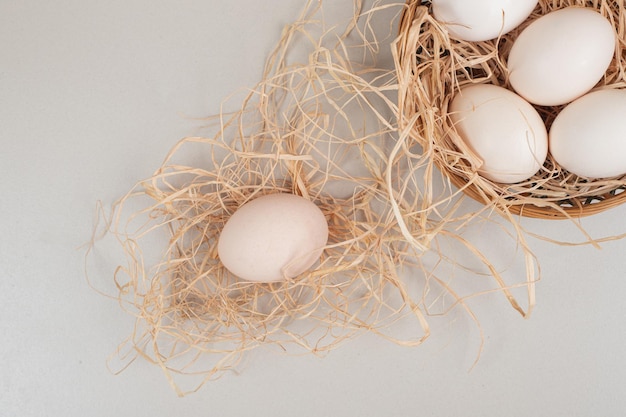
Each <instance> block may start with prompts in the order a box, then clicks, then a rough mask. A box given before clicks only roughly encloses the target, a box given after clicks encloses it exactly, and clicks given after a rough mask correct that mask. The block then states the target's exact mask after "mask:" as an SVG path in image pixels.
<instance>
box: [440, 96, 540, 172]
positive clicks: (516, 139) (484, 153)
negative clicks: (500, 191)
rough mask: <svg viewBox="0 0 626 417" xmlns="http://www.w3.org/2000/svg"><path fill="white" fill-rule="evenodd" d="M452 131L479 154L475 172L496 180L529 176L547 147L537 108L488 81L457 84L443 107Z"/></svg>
mask: <svg viewBox="0 0 626 417" xmlns="http://www.w3.org/2000/svg"><path fill="white" fill-rule="evenodd" d="M449 113H450V117H451V119H452V122H453V123H454V125H455V128H456V131H457V132H458V134H459V136H460V137H461V138H462V139H463V141H464V142H465V143H466V144H467V145H468V146H469V147H470V148H471V149H472V150H473V151H474V152H475V153H476V155H477V156H478V157H479V158H480V159H481V160H482V162H483V163H482V165H481V166H480V167H479V169H478V172H479V174H481V175H482V176H484V177H486V178H489V179H491V180H493V181H496V182H501V183H515V182H520V181H523V180H526V179H528V178H530V177H531V176H533V175H534V174H535V173H536V172H537V171H538V170H539V169H540V167H541V166H542V165H543V163H544V161H545V158H546V156H547V153H548V134H547V131H546V127H545V125H544V123H543V120H542V119H541V117H540V116H539V114H538V113H537V111H536V110H535V109H534V108H533V107H532V106H531V105H530V104H529V103H528V102H527V101H525V100H524V99H522V98H521V97H519V96H518V95H517V94H515V93H513V92H511V91H509V90H507V89H505V88H502V87H498V86H495V85H491V84H477V85H472V86H469V87H465V88H463V89H461V91H460V92H459V93H457V95H456V96H455V97H454V99H453V100H452V103H451V104H450V109H449Z"/></svg>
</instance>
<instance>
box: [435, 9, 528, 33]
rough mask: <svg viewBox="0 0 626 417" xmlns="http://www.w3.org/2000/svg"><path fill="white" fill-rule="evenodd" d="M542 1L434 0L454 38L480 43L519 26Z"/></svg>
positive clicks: (438, 16) (443, 21)
mask: <svg viewBox="0 0 626 417" xmlns="http://www.w3.org/2000/svg"><path fill="white" fill-rule="evenodd" d="M537 2H538V0H432V7H433V16H434V17H435V19H437V20H438V21H439V22H442V23H445V24H446V27H447V29H448V32H449V33H450V37H452V38H454V39H460V40H465V41H472V42H479V41H487V40H489V39H495V38H497V37H498V36H500V35H504V34H505V33H507V32H510V31H511V30H513V29H515V28H516V27H517V26H519V24H520V23H522V22H523V21H524V20H526V18H527V17H528V16H530V14H531V13H532V11H533V9H534V8H535V6H536V5H537Z"/></svg>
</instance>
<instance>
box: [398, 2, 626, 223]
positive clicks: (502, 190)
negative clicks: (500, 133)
mask: <svg viewBox="0 0 626 417" xmlns="http://www.w3.org/2000/svg"><path fill="white" fill-rule="evenodd" d="M574 5H576V6H585V7H590V8H594V9H596V10H599V11H600V12H601V13H602V14H603V15H604V16H606V17H608V18H609V20H610V21H612V22H615V24H616V25H620V27H616V32H617V33H618V34H619V35H620V37H621V36H624V33H626V27H622V26H624V25H626V18H625V16H626V4H625V2H622V1H610V0H595V1H594V0H592V1H584V0H540V1H539V4H538V5H537V7H536V8H535V10H534V12H533V13H532V15H531V16H530V17H529V18H528V19H527V20H526V21H525V22H524V23H523V24H522V25H521V26H519V27H518V28H517V29H515V30H514V31H512V32H510V33H508V34H506V35H505V36H503V37H501V38H500V39H498V40H492V41H486V42H477V43H467V42H458V41H454V40H450V39H449V38H448V35H447V32H446V29H445V27H444V26H442V25H441V24H439V23H438V22H436V21H435V19H434V18H433V17H432V16H431V14H430V2H428V1H420V0H414V1H412V0H408V2H407V4H406V7H405V9H404V12H403V14H402V18H401V20H400V26H399V34H400V36H399V38H398V41H397V44H396V47H397V55H396V56H397V61H396V67H397V72H398V79H399V85H400V92H399V109H400V110H399V112H400V114H399V117H398V119H399V123H400V127H401V128H403V129H408V130H410V134H409V135H410V140H411V141H415V142H416V143H417V144H419V145H420V146H421V148H422V151H423V153H425V152H429V153H430V154H431V155H433V158H434V163H435V164H436V165H437V167H438V168H439V169H440V170H441V171H442V172H443V174H444V175H445V176H447V177H448V178H449V179H450V181H451V182H452V183H453V184H454V185H455V186H457V187H459V188H460V189H462V190H463V191H464V192H465V193H466V194H467V195H469V196H471V197H472V198H474V199H475V200H477V201H479V202H481V203H483V204H492V205H494V206H495V207H496V208H497V209H498V210H501V211H506V212H508V213H513V214H520V215H523V216H527V217H534V218H544V219H564V218H576V217H583V216H588V215H592V214H595V213H599V212H602V211H604V210H607V209H609V208H611V207H615V206H617V205H619V204H621V203H623V202H624V201H625V200H626V192H624V191H625V190H626V175H624V176H621V177H616V178H608V179H601V180H592V179H587V178H582V177H577V176H576V175H573V174H571V173H568V172H567V171H565V170H564V169H562V168H561V167H559V166H558V164H557V163H556V162H555V161H554V160H553V159H552V158H551V156H550V155H548V159H547V160H546V163H545V164H544V168H543V169H542V170H541V171H540V172H538V173H537V174H536V175H535V176H533V177H532V178H531V179H530V180H528V181H525V182H523V183H519V184H498V183H494V182H491V181H489V180H486V179H484V178H481V177H480V176H478V175H477V174H476V169H475V168H473V167H474V166H475V163H476V159H475V157H474V158H472V157H471V156H470V155H468V152H466V151H467V149H465V150H463V149H461V148H460V147H459V146H458V143H459V142H458V140H457V141H455V140H454V139H453V138H451V137H450V136H451V135H450V134H449V132H450V131H451V130H453V128H452V126H451V123H450V120H449V118H448V117H447V112H446V109H447V108H448V104H449V102H450V100H451V99H452V98H453V97H454V95H455V93H456V92H457V91H458V90H459V88H460V87H461V86H463V85H465V84H469V83H473V84H476V83H491V84H495V85H499V86H503V87H506V88H509V85H508V83H507V69H506V58H507V56H508V52H509V50H510V48H511V46H512V44H513V41H514V39H515V38H516V36H517V35H518V34H519V33H520V31H521V30H523V29H524V28H525V27H526V26H527V25H528V24H529V23H531V22H532V21H533V20H535V19H537V18H539V17H540V16H542V15H544V14H546V13H548V12H550V11H553V10H557V9H560V8H563V7H567V6H574ZM624 43H625V42H624V41H622V42H619V45H618V47H617V51H616V54H615V57H614V59H613V62H612V63H611V66H610V67H609V70H608V71H607V72H606V74H605V77H604V78H603V80H602V81H601V82H600V85H598V86H597V87H605V88H607V87H608V88H626V82H625V81H624V74H625V73H626V72H625V71H624V66H625V65H624V64H625V63H626V49H624V46H625V45H624ZM536 108H537V110H538V111H539V113H540V114H541V116H542V118H543V119H544V121H545V123H546V126H548V127H549V126H550V124H551V122H552V120H554V117H556V115H557V114H558V112H559V110H560V109H561V108H562V106H560V107H536ZM625 140H626V138H625ZM625 157H626V156H625Z"/></svg>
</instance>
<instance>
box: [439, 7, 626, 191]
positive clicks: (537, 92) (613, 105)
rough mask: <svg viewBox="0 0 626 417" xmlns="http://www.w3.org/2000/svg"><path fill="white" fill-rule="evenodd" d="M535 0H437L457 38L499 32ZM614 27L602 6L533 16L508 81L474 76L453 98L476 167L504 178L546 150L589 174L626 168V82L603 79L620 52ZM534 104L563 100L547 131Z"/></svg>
mask: <svg viewBox="0 0 626 417" xmlns="http://www.w3.org/2000/svg"><path fill="white" fill-rule="evenodd" d="M537 3H538V0H515V1H512V0H472V1H468V0H466V1H458V0H432V12H433V16H434V17H435V19H436V20H437V21H439V22H441V23H443V24H444V25H445V27H446V28H447V30H448V33H449V35H450V37H451V38H454V39H457V40H462V41H469V42H480V41H487V40H490V39H496V38H498V37H499V36H501V35H503V34H505V33H507V32H509V31H511V30H513V29H514V28H516V27H517V26H519V25H520V24H521V23H522V22H523V21H525V20H526V19H527V18H528V17H529V16H530V14H531V13H532V11H533V10H534V8H535V7H536V6H537ZM616 38H617V33H616V31H615V29H614V28H613V25H612V24H611V22H609V21H608V20H607V19H606V18H605V17H603V16H602V15H601V14H600V13H598V11H596V10H595V9H591V8H586V7H576V6H570V7H565V8H563V9H559V10H556V11H553V12H550V13H547V14H545V15H543V16H541V17H539V18H538V19H536V20H534V21H533V22H532V23H530V24H529V25H528V26H527V27H526V28H525V29H524V30H523V31H522V32H521V33H520V34H519V36H518V37H517V38H516V39H515V40H514V43H513V45H512V48H511V50H510V53H509V56H508V60H507V62H506V66H507V69H508V71H509V73H508V76H509V83H510V85H511V87H512V90H514V91H511V90H509V89H505V88H503V87H499V86H495V85H491V84H472V85H469V86H466V87H464V88H462V89H461V90H460V92H459V93H458V94H456V95H455V97H454V98H453V99H452V101H451V103H450V106H449V114H450V118H451V121H452V123H453V124H454V126H455V129H456V131H457V133H458V135H459V136H460V137H461V138H462V139H463V141H464V142H465V143H466V144H467V145H468V146H469V147H470V149H471V150H472V151H473V152H474V153H475V154H476V155H477V156H478V157H479V158H480V160H481V161H482V165H481V166H480V167H479V168H478V172H479V174H481V175H482V176H483V177H485V178H488V179H490V180H493V181H496V182H500V183H507V184H510V183H517V182H521V181H524V180H527V179H529V178H530V177H532V176H533V175H535V174H536V173H537V172H538V171H539V170H540V169H541V168H542V166H543V165H544V163H545V160H546V158H547V155H548V152H550V154H551V156H552V158H553V159H554V160H555V161H556V162H557V163H558V164H559V165H560V166H561V167H562V168H564V169H566V170H567V171H569V172H570V173H573V174H575V175H578V176H582V177H587V178H605V177H613V176H617V175H622V174H626V157H625V156H624V155H626V117H625V116H626V90H621V89H597V90H595V91H593V92H589V91H590V90H592V89H593V88H594V86H595V85H596V84H597V83H598V82H599V81H600V80H601V79H602V77H603V76H604V74H605V72H606V70H607V69H608V67H609V65H610V63H611V61H612V59H613V55H614V52H615V45H616ZM534 105H536V106H559V105H565V107H564V108H563V109H562V110H561V111H560V112H559V114H558V115H557V116H556V119H555V120H554V121H553V123H552V126H551V127H550V131H549V132H548V131H547V129H546V126H545V123H544V121H543V120H542V118H541V116H540V115H539V113H538V112H537V110H536V108H535V107H534Z"/></svg>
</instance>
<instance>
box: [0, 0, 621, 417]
mask: <svg viewBox="0 0 626 417" xmlns="http://www.w3.org/2000/svg"><path fill="white" fill-rule="evenodd" d="M346 3H348V2H346ZM267 4H268V3H267V2H258V1H253V0H242V1H237V2H215V1H213V2H211V1H196V0H187V1H182V2H174V1H163V2H149V1H147V0H146V1H138V0H133V1H119V0H117V1H107V2H104V1H77V0H74V1H71V0H59V1H55V2H44V1H34V0H30V1H29V0H25V1H8V0H0V140H1V148H0V149H1V151H0V175H1V176H0V178H2V180H1V182H0V191H1V195H2V200H1V203H0V232H1V235H2V239H1V240H0V334H1V335H2V341H1V342H0V415H2V416H38V417H41V416H61V415H63V416H87V415H88V416H94V417H97V416H143V415H150V416H155V417H157V416H190V417H191V416H208V415H215V416H240V415H251V414H253V413H254V414H255V415H267V416H294V415H297V416H303V417H304V416H325V415H336V416H415V415H422V416H460V415H464V416H494V417H495V416H498V417H499V416H621V415H623V410H624V405H625V404H624V398H623V394H624V393H625V392H626V355H624V348H623V346H624V344H625V343H626V324H625V322H624V317H625V316H626V307H625V306H624V304H623V298H624V297H623V294H624V293H625V292H626V281H625V280H624V279H623V278H624V266H625V261H624V249H625V248H626V242H624V241H618V242H611V243H607V244H605V245H603V249H602V250H596V249H593V248H591V247H573V248H572V247H569V248H568V247H557V246H555V245H552V244H549V243H546V242H541V241H535V240H532V241H531V245H532V248H533V249H534V250H535V252H536V254H537V255H538V257H539V259H540V261H541V265H542V273H543V280H542V281H541V282H540V283H539V285H538V288H537V297H538V305H537V308H536V310H535V312H534V314H533V316H532V317H531V319H530V320H528V321H524V320H522V319H521V318H520V317H519V316H518V315H517V313H515V312H514V311H513V310H512V309H511V308H510V307H509V306H508V305H507V304H506V302H505V301H504V300H503V299H502V297H500V296H489V297H484V298H481V299H480V302H479V303H475V304H474V305H475V309H476V313H477V314H478V316H479V318H480V320H481V323H482V325H483V329H484V331H485V335H486V344H485V349H484V352H483V355H482V357H481V360H480V362H479V363H478V365H477V366H476V367H475V368H474V369H473V370H472V371H471V372H469V371H468V370H469V367H470V366H471V363H472V361H473V359H474V356H475V354H476V349H477V344H478V341H477V334H476V331H475V328H473V327H472V325H471V324H470V323H469V322H468V320H467V319H464V318H463V316H459V317H458V318H457V319H455V320H448V321H445V320H444V321H442V323H443V324H442V325H438V326H435V327H434V328H433V335H432V336H431V338H430V339H429V340H428V341H427V342H426V344H425V345H423V346H421V347H420V348H417V349H407V348H402V347H398V346H395V345H391V344H390V343H387V342H384V341H382V340H379V339H377V338H374V337H362V338H359V339H356V340H354V341H351V342H350V343H348V344H346V345H344V346H343V347H341V348H339V349H338V350H335V351H333V352H332V353H331V354H330V355H328V356H327V357H325V358H321V359H320V358H313V357H290V356H285V355H280V354H277V353H276V352H275V351H258V352H254V353H252V354H251V355H249V356H248V358H247V360H246V361H245V363H244V364H242V368H241V369H240V370H241V373H240V374H239V375H234V374H228V375H225V376H224V377H223V378H222V379H221V380H218V381H216V382H212V383H209V384H208V385H206V386H205V387H204V388H203V389H201V391H199V392H198V393H196V394H194V395H191V396H188V397H185V398H182V399H181V398H177V397H176V395H175V393H174V392H173V391H172V390H171V389H170V387H169V385H168V384H167V382H166V380H165V378H164V377H163V375H162V373H161V371H160V370H159V369H157V368H155V367H153V366H150V365H148V364H146V363H144V362H142V361H137V362H136V363H134V364H133V365H131V366H130V367H129V368H128V369H127V370H126V371H125V372H124V373H122V374H120V375H118V376H114V375H112V374H111V373H110V372H109V371H108V370H107V368H106V366H105V360H106V357H107V356H108V355H110V354H111V353H113V351H114V349H115V348H116V346H117V344H118V343H119V342H120V341H121V340H122V339H123V338H124V337H125V336H127V335H128V333H129V331H130V329H131V326H132V320H131V319H130V318H129V317H128V316H127V315H125V314H124V313H123V312H121V311H120V309H119V307H118V306H117V304H116V303H115V302H114V301H111V300H109V299H106V298H104V297H102V296H100V295H99V294H97V293H95V292H94V291H93V290H92V289H90V288H89V287H88V285H87V283H86V281H85V276H84V273H83V254H84V251H83V250H82V249H81V248H80V245H82V244H83V243H85V242H86V241H87V240H88V239H89V237H90V233H91V230H92V227H93V221H94V210H95V204H96V201H97V200H98V199H101V200H102V201H103V202H104V203H105V204H110V203H111V202H112V201H114V200H115V199H116V198H118V197H119V196H120V195H121V194H122V193H124V192H125V191H127V190H128V188H129V187H130V186H131V185H132V184H133V183H134V182H135V181H137V180H139V179H141V178H143V177H146V176H149V175H150V174H151V173H152V171H153V170H154V169H155V168H156V167H157V166H158V165H159V164H160V162H161V160H162V158H163V156H164V155H165V153H166V152H167V151H168V150H169V148H170V147H171V146H172V145H173V144H174V143H175V142H176V141H177V140H178V139H179V138H180V137H183V136H185V135H189V134H193V133H194V132H195V129H196V128H197V127H198V126H199V122H198V121H194V120H192V119H191V117H202V116H205V115H209V114H213V113H215V112H216V111H217V109H218V105H219V102H220V101H221V99H222V98H224V97H225V96H226V95H228V94H230V93H231V92H233V91H234V90H236V89H239V88H241V87H246V86H252V85H253V84H254V83H255V82H256V81H258V80H259V78H260V75H261V70H262V65H263V61H264V59H265V56H266V55H267V53H268V52H269V51H270V49H271V47H272V46H273V44H274V42H275V41H276V40H277V39H278V37H279V35H280V31H281V28H282V27H283V25H284V24H286V23H288V22H290V21H292V20H293V19H294V18H295V17H296V16H297V15H298V13H299V12H300V9H301V6H302V4H301V1H298V0H290V1H282V2H280V3H279V2H274V3H272V5H271V6H268V5H267ZM279 5H280V6H279ZM625 216H626V208H624V207H622V208H618V209H615V210H612V211H611V212H608V213H606V214H603V215H600V216H597V217H595V218H591V219H587V220H585V221H584V222H583V224H584V225H585V227H586V228H587V230H589V231H592V232H594V233H595V234H597V235H602V234H607V233H611V232H613V231H623V230H624V229H625V228H624V226H625V222H624V220H623V219H624V217H625ZM525 225H527V226H528V227H529V228H531V229H533V230H537V231H541V232H543V233H546V234H548V235H549V236H552V237H555V236H558V237H561V238H563V239H572V240H579V238H580V235H579V234H578V233H577V232H576V231H575V230H573V228H572V227H571V225H567V224H565V223H555V222H533V221H526V222H525ZM485 238H486V239H488V238H489V236H485ZM493 245H494V247H497V246H498V242H494V243H493ZM115 260H116V259H115V257H114V256H113V254H108V253H106V252H100V253H98V255H97V257H96V264H95V267H96V268H98V267H101V269H102V271H103V272H102V273H101V274H96V275H97V277H94V279H96V280H98V281H97V282H98V283H99V284H100V285H103V286H106V285H112V284H111V283H110V282H109V281H107V276H108V275H107V273H108V270H109V269H110V268H111V267H112V266H113V265H114V262H115ZM107 283H108V284H107Z"/></svg>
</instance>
